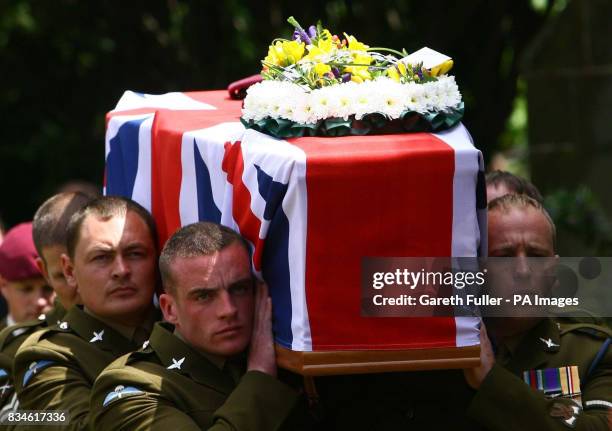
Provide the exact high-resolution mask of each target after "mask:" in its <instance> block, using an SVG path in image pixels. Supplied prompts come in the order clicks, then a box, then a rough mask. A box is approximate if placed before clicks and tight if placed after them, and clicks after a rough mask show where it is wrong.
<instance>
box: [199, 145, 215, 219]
mask: <svg viewBox="0 0 612 431" xmlns="http://www.w3.org/2000/svg"><path fill="white" fill-rule="evenodd" d="M193 159H194V161H195V174H196V184H197V188H198V219H199V220H200V221H211V222H214V223H220V222H221V211H219V208H217V205H215V200H214V199H213V193H212V183H211V182H210V171H209V170H208V167H207V166H206V163H204V159H202V156H201V155H200V151H199V150H198V146H197V145H196V141H195V139H194V140H193Z"/></svg>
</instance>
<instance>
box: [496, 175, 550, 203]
mask: <svg viewBox="0 0 612 431" xmlns="http://www.w3.org/2000/svg"><path fill="white" fill-rule="evenodd" d="M486 182H487V202H491V201H492V200H493V199H496V198H499V197H501V196H504V195H507V194H519V195H527V196H529V197H530V198H532V199H535V200H536V201H538V202H540V203H542V202H543V198H542V194H541V193H540V191H539V190H538V188H537V187H536V186H534V185H533V184H532V183H531V182H529V181H527V180H526V179H525V178H521V177H519V176H517V175H514V174H511V173H510V172H506V171H493V172H489V173H488V174H487V177H486Z"/></svg>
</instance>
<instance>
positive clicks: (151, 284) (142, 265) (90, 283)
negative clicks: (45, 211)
mask: <svg viewBox="0 0 612 431" xmlns="http://www.w3.org/2000/svg"><path fill="white" fill-rule="evenodd" d="M156 244H157V235H156V230H155V224H154V222H153V219H152V217H151V215H150V214H149V213H148V211H147V210H146V209H144V208H143V207H142V206H140V205H139V204H137V203H136V202H134V201H131V200H129V199H125V198H121V197H101V198H97V199H94V200H92V201H91V202H89V203H87V204H86V205H85V206H84V207H82V208H81V209H80V210H78V211H77V212H76V213H75V214H74V215H73V216H72V217H71V219H70V222H69V223H68V229H67V234H66V248H67V251H68V253H67V254H63V255H62V269H63V271H64V275H65V277H66V281H67V282H68V285H69V286H71V287H73V288H76V289H77V291H78V293H79V295H80V297H81V301H82V302H83V305H84V306H85V307H86V308H87V309H88V310H89V311H90V312H92V313H93V314H94V315H96V316H98V317H101V318H103V319H109V320H111V319H112V320H113V321H116V322H117V323H120V324H124V325H128V326H138V325H140V324H141V323H142V321H143V320H144V319H145V318H146V317H147V315H148V313H149V312H150V310H151V307H152V304H153V302H152V300H153V293H154V291H155V282H156V280H157V276H156V274H157V271H156V265H155V264H156V258H157V248H156Z"/></svg>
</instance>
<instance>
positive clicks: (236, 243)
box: [159, 223, 255, 357]
mask: <svg viewBox="0 0 612 431" xmlns="http://www.w3.org/2000/svg"><path fill="white" fill-rule="evenodd" d="M250 262H251V261H250V254H249V248H248V245H247V243H246V242H245V240H244V239H243V238H242V237H241V236H240V235H239V234H238V233H236V232H234V231H233V230H231V229H229V228H227V227H225V226H221V225H217V224H214V223H194V224H192V225H189V226H185V227H183V228H181V229H179V230H178V231H177V232H176V233H175V234H174V235H173V236H172V237H171V238H170V239H169V240H168V242H167V243H166V245H165V246H164V249H163V250H162V252H161V256H160V258H159V268H160V272H161V276H162V282H163V284H164V289H165V293H164V294H162V295H161V296H160V298H159V302H160V306H161V309H162V311H163V313H164V318H165V319H166V320H167V321H168V322H170V323H172V324H174V325H175V328H176V330H177V331H178V333H179V334H180V335H181V336H182V337H183V338H184V339H185V341H186V342H187V343H188V344H190V345H191V346H192V347H194V348H196V349H197V350H199V351H202V352H206V353H209V354H213V355H218V356H222V357H229V356H233V355H236V354H239V353H240V352H242V351H244V350H245V349H246V348H247V346H248V344H249V341H250V339H251V333H252V327H253V313H254V306H255V299H254V288H255V284H254V283H255V279H254V277H253V274H252V273H251V263H250Z"/></svg>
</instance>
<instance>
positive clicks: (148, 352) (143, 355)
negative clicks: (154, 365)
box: [125, 343, 155, 365]
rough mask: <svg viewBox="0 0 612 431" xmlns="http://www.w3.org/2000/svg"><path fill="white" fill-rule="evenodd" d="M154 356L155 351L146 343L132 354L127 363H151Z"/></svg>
mask: <svg viewBox="0 0 612 431" xmlns="http://www.w3.org/2000/svg"><path fill="white" fill-rule="evenodd" d="M152 355H153V356H155V350H153V348H152V347H151V346H150V345H149V344H148V343H145V344H144V345H143V346H142V347H141V348H140V349H138V350H135V351H133V352H131V353H130V354H129V356H128V358H127V360H126V362H125V363H126V365H129V364H133V363H134V362H138V361H150V360H151V357H152Z"/></svg>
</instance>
